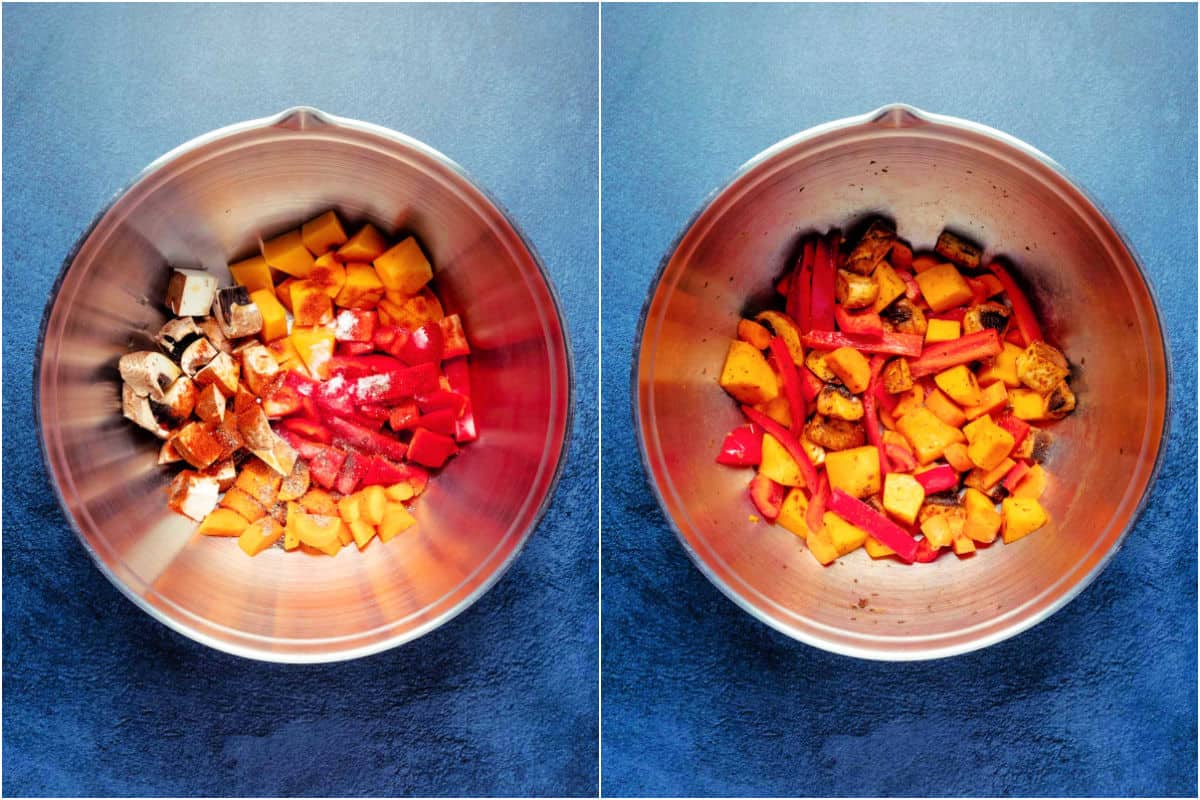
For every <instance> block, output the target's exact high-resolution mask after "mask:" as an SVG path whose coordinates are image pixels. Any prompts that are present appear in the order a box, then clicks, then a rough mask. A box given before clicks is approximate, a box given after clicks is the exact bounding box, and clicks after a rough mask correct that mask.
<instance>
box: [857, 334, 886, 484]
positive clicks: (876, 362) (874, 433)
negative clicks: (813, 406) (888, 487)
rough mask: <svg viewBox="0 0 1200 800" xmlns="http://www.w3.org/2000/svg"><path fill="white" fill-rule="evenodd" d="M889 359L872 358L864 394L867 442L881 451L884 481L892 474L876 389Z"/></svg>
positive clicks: (881, 357) (880, 463)
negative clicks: (884, 440) (882, 433)
mask: <svg viewBox="0 0 1200 800" xmlns="http://www.w3.org/2000/svg"><path fill="white" fill-rule="evenodd" d="M886 361H887V358H886V357H884V356H881V355H874V356H871V377H870V380H869V381H868V382H867V390H866V391H865V392H863V396H862V404H863V424H864V425H865V426H866V429H867V441H868V442H870V443H871V444H873V445H875V449H876V450H878V451H879V477H880V479H882V478H883V477H884V476H885V475H887V474H888V472H890V471H891V470H890V467H889V464H888V457H887V450H886V448H885V447H884V446H883V436H882V435H881V434H880V431H879V413H878V411H877V410H876V409H875V387H876V386H878V385H879V373H880V372H882V371H883V365H884V363H885V362H886Z"/></svg>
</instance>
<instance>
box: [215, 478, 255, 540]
mask: <svg viewBox="0 0 1200 800" xmlns="http://www.w3.org/2000/svg"><path fill="white" fill-rule="evenodd" d="M219 505H220V506H221V508H228V509H230V510H231V511H235V512H237V514H238V516H240V517H242V518H243V519H245V520H246V524H249V523H251V522H257V521H258V520H260V519H262V518H263V517H264V516H266V514H267V509H266V508H264V507H263V506H262V504H260V503H259V502H258V501H257V500H255V499H254V498H253V497H251V496H250V495H248V494H247V493H246V492H243V491H242V490H241V489H239V488H237V486H234V487H233V488H232V489H230V490H229V491H228V492H226V493H225V496H224V497H222V498H221V502H220V503H219ZM238 533H241V531H238Z"/></svg>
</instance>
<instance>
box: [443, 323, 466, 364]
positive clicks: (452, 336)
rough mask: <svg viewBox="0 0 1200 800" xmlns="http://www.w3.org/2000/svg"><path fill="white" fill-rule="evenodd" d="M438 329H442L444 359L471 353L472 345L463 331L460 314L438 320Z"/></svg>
mask: <svg viewBox="0 0 1200 800" xmlns="http://www.w3.org/2000/svg"><path fill="white" fill-rule="evenodd" d="M438 327H440V328H441V329H442V340H443V342H444V344H443V346H442V358H443V359H447V358H455V357H457V356H465V355H467V354H468V353H470V352H471V345H470V344H469V343H468V342H467V332H466V331H465V330H463V324H462V319H461V318H460V317H459V316H458V314H451V315H450V316H448V317H442V318H441V319H440V320H438Z"/></svg>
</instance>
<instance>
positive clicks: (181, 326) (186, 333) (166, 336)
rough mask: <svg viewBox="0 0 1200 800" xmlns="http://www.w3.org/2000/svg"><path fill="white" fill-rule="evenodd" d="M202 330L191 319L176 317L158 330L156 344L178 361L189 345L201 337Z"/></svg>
mask: <svg viewBox="0 0 1200 800" xmlns="http://www.w3.org/2000/svg"><path fill="white" fill-rule="evenodd" d="M200 335H201V334H200V329H199V328H197V327H196V323H195V321H194V320H193V319H192V318H191V317H176V318H175V319H171V320H168V321H167V323H166V324H165V325H163V326H162V327H161V328H159V329H158V334H157V335H156V336H155V337H154V342H155V343H156V344H157V345H158V346H159V347H161V348H162V349H163V352H164V353H166V354H167V355H169V356H170V357H171V358H172V359H173V360H175V361H178V360H179V357H180V356H182V355H183V351H184V350H185V349H186V348H187V346H188V345H189V344H191V343H192V342H194V341H195V340H196V339H198V338H199V337H200Z"/></svg>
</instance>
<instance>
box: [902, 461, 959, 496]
mask: <svg viewBox="0 0 1200 800" xmlns="http://www.w3.org/2000/svg"><path fill="white" fill-rule="evenodd" d="M913 477H914V478H916V479H917V483H919V484H921V487H922V488H923V489H925V494H933V493H935V492H944V491H946V490H947V489H954V488H957V486H958V473H957V472H955V471H954V467H952V466H950V465H949V464H942V465H940V466H936V467H934V468H933V469H928V470H925V471H924V472H918V473H917V474H916V475H913Z"/></svg>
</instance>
